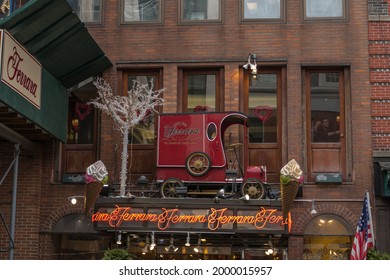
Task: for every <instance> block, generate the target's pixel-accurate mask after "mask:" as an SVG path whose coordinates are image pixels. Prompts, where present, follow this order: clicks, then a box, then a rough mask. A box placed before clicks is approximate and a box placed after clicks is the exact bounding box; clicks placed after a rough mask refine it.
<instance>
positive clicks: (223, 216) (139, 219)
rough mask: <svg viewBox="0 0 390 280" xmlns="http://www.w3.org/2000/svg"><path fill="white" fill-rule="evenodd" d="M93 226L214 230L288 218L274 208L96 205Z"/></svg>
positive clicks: (266, 225) (271, 224) (270, 226)
mask: <svg viewBox="0 0 390 280" xmlns="http://www.w3.org/2000/svg"><path fill="white" fill-rule="evenodd" d="M92 221H93V222H95V229H97V230H99V229H106V230H107V229H110V228H116V229H122V230H124V229H127V228H129V229H130V228H132V229H134V228H142V227H143V226H144V225H148V228H157V229H158V230H162V231H164V230H170V229H175V230H180V229H185V230H188V228H191V229H204V230H210V231H216V230H224V229H225V230H231V229H233V228H236V229H237V230H240V229H242V230H283V229H284V228H285V226H286V225H288V223H289V218H286V219H283V215H282V213H281V212H280V211H278V210H277V209H266V208H264V207H261V208H260V209H258V210H238V211H237V212H234V211H233V210H229V209H228V208H221V209H217V208H209V209H178V208H173V209H168V208H161V209H153V208H152V209H149V211H146V212H145V211H143V209H142V208H132V207H122V206H118V205H115V208H111V209H109V208H100V209H98V211H97V212H95V213H94V214H93V215H92Z"/></svg>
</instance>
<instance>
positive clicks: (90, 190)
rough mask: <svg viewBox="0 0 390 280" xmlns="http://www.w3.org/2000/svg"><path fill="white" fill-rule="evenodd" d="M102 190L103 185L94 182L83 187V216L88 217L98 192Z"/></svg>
mask: <svg viewBox="0 0 390 280" xmlns="http://www.w3.org/2000/svg"><path fill="white" fill-rule="evenodd" d="M102 189H103V183H102V182H98V181H94V182H91V183H87V184H86V186H85V199H84V211H85V215H86V216H88V215H89V210H90V209H91V208H92V207H93V205H94V204H95V201H96V199H97V198H98V197H99V194H100V192H101V191H102Z"/></svg>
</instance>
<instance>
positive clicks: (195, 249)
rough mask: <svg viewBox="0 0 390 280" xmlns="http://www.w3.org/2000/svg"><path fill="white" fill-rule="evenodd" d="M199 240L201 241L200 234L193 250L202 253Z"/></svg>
mask: <svg viewBox="0 0 390 280" xmlns="http://www.w3.org/2000/svg"><path fill="white" fill-rule="evenodd" d="M200 242H201V239H200V236H199V239H198V246H196V247H195V248H194V252H195V253H202V247H201V246H200Z"/></svg>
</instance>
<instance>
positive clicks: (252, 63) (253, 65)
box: [243, 53, 257, 79]
mask: <svg viewBox="0 0 390 280" xmlns="http://www.w3.org/2000/svg"><path fill="white" fill-rule="evenodd" d="M243 67H244V69H247V70H251V74H252V75H253V78H254V79H256V78H257V62H256V54H254V53H250V54H249V56H248V62H247V63H246V64H245V65H244V66H243Z"/></svg>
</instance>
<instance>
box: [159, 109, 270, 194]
mask: <svg viewBox="0 0 390 280" xmlns="http://www.w3.org/2000/svg"><path fill="white" fill-rule="evenodd" d="M247 121H248V117H247V116H246V115H245V114H242V113H239V112H222V113H216V112H197V113H178V114H162V115H160V116H159V118H158V135H157V175H156V179H157V182H158V183H159V184H160V189H161V194H162V196H163V197H174V196H181V195H187V194H188V193H189V189H188V188H189V186H191V185H196V187H197V189H198V191H200V192H201V191H202V189H203V188H206V187H205V186H208V187H210V186H221V185H226V184H233V183H234V184H237V185H238V188H241V189H242V186H241V185H242V184H244V183H245V181H247V180H248V179H250V180H252V183H253V181H254V180H255V181H256V182H257V181H258V182H259V183H260V185H261V191H264V190H263V189H264V187H263V183H264V182H265V176H266V174H265V168H264V167H260V166H247V167H241V168H242V171H241V172H240V173H242V175H243V176H240V177H238V174H239V172H235V170H230V169H229V163H228V162H227V158H226V149H227V148H228V147H225V145H224V144H225V143H224V133H225V131H226V129H227V128H228V127H230V126H231V125H237V124H238V125H242V126H243V127H244V131H245V133H244V134H245V135H247ZM244 138H245V141H244V143H243V146H244V156H247V152H246V151H247V149H246V145H247V143H246V142H247V140H246V139H247V137H244ZM243 162H246V161H245V160H244V161H243ZM236 171H237V170H236ZM248 188H249V187H247V189H248ZM256 190H257V191H259V187H257V188H256V187H255V188H252V196H255V197H257V196H260V194H258V193H256V194H254V192H255V191H256ZM242 194H245V192H244V191H242ZM263 196H264V194H261V197H263ZM261 197H259V198H261Z"/></svg>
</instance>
